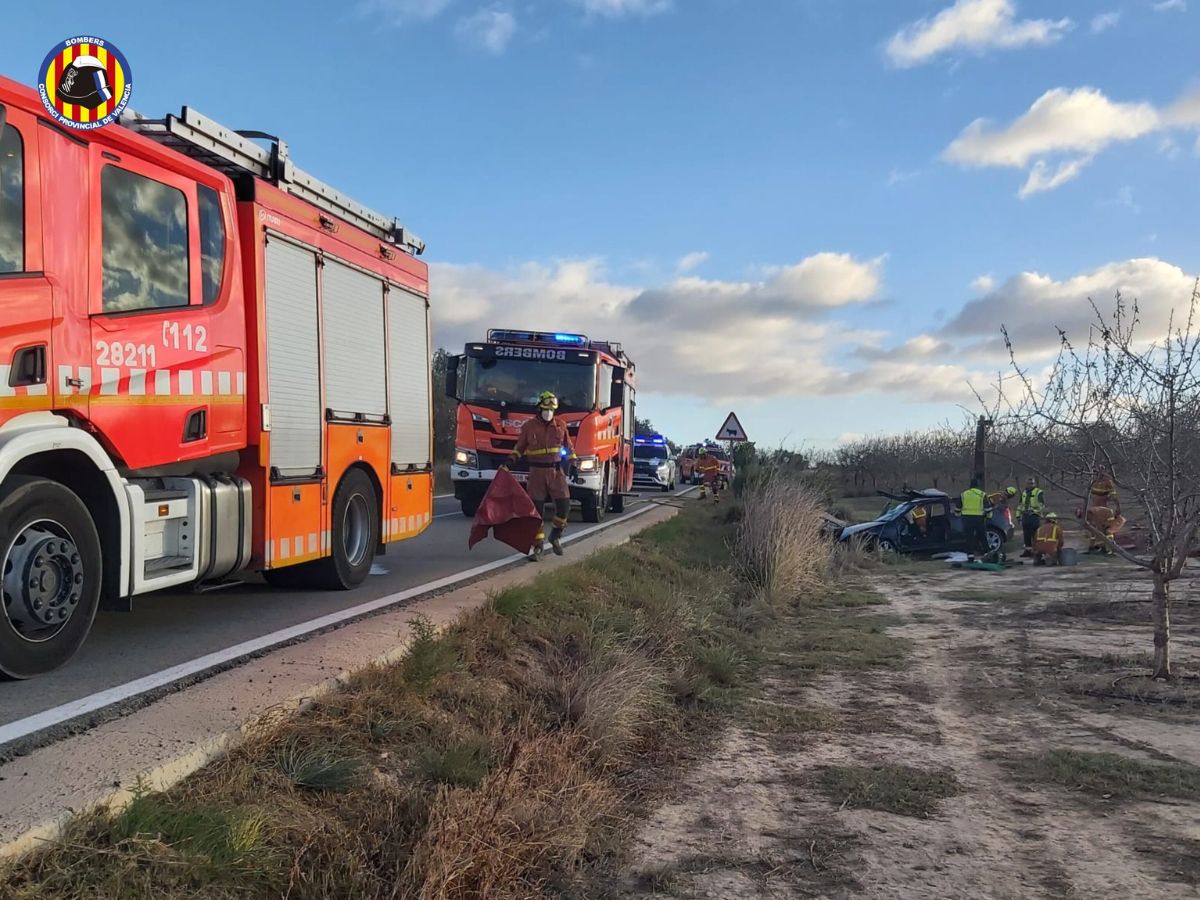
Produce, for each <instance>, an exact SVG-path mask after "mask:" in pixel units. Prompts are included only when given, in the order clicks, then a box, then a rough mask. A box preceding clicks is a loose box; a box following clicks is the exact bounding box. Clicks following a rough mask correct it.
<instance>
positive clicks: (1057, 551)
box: [1033, 512, 1063, 566]
mask: <svg viewBox="0 0 1200 900" xmlns="http://www.w3.org/2000/svg"><path fill="white" fill-rule="evenodd" d="M1062 549H1063V532H1062V528H1061V527H1059V524H1058V514H1057V513H1052V512H1049V513H1046V516H1045V519H1044V521H1043V522H1042V524H1041V525H1039V526H1038V530H1037V534H1036V535H1034V539H1033V564H1034V565H1035V566H1046V565H1050V566H1057V565H1061V564H1062Z"/></svg>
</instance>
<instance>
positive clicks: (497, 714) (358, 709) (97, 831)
mask: <svg viewBox="0 0 1200 900" xmlns="http://www.w3.org/2000/svg"><path fill="white" fill-rule="evenodd" d="M730 531H731V529H730V527H729V524H728V523H727V522H726V521H724V520H721V519H718V518H717V517H716V515H715V514H714V513H713V512H711V511H709V510H707V509H697V510H694V511H692V512H690V513H687V514H684V515H680V516H677V517H675V518H674V519H671V520H669V521H667V522H665V523H662V524H660V525H657V526H655V527H653V528H651V529H648V530H647V531H645V532H643V533H642V534H640V535H638V536H637V537H635V538H634V539H633V540H632V541H631V542H630V543H628V544H626V545H625V546H623V547H620V548H614V549H610V550H603V551H600V552H597V553H595V554H593V555H592V556H590V557H588V558H587V559H586V560H583V561H581V562H580V563H578V564H576V565H574V566H570V567H566V568H562V569H557V570H555V571H553V572H548V573H546V574H543V575H542V576H540V577H539V578H538V579H536V580H535V581H534V582H533V583H531V584H529V585H525V586H520V587H514V588H509V589H507V590H505V591H503V592H501V593H500V594H498V595H497V596H495V597H494V598H493V600H492V602H491V603H489V604H488V605H486V606H485V607H483V608H481V609H479V610H477V611H475V612H473V613H471V614H468V615H467V616H466V617H464V618H463V619H462V620H461V621H460V623H458V624H457V625H456V626H455V627H453V628H451V629H450V630H448V631H447V632H445V633H443V634H437V633H435V632H434V631H433V629H432V628H431V627H429V626H428V625H427V624H424V623H417V627H416V635H415V640H414V641H413V644H412V647H411V649H410V652H409V653H408V654H407V655H406V656H405V658H404V659H403V660H402V661H401V662H400V663H398V664H396V665H394V666H390V667H380V668H375V669H371V670H368V671H365V672H362V673H360V674H359V675H357V676H356V677H355V678H354V679H353V680H352V682H351V683H350V684H349V685H348V686H347V687H346V689H345V690H343V691H342V692H340V693H338V694H336V695H333V696H331V697H328V698H326V699H324V700H323V701H322V702H321V703H320V704H319V705H318V706H317V707H316V708H314V709H312V710H311V711H309V712H307V713H306V714H304V715H302V716H299V717H296V718H294V719H288V720H285V721H281V722H277V723H274V724H273V725H272V726H270V727H269V728H265V729H264V730H263V731H262V733H260V734H257V735H254V736H252V737H251V738H250V739H249V740H248V741H246V742H245V743H244V744H243V745H242V746H240V747H239V748H237V749H236V750H234V751H233V752H232V753H230V754H229V755H228V756H226V757H224V758H223V759H221V760H218V761H217V762H216V763H214V764H212V765H210V766H208V767H206V768H205V769H203V770H201V771H200V772H198V773H197V774H196V775H194V776H193V777H191V778H190V779H188V780H187V781H185V782H184V783H182V784H181V785H178V786H177V787H175V788H174V789H172V790H170V791H168V792H165V793H147V792H139V794H138V796H137V798H136V799H135V800H134V802H133V803H132V804H130V805H129V806H128V807H127V808H126V809H124V810H123V811H121V812H119V813H115V814H108V813H95V814H91V815H88V816H84V817H81V818H79V819H77V820H76V821H75V822H74V823H73V824H72V825H71V826H69V828H68V830H67V832H66V834H65V836H64V838H63V840H62V841H61V843H60V844H58V845H56V846H53V847H51V848H49V849H46V850H44V851H41V852H38V853H36V854H33V855H31V856H29V857H27V858H25V859H23V860H21V861H19V862H18V863H16V864H15V865H14V866H12V867H11V868H9V869H7V870H5V871H3V872H0V896H4V897H5V898H14V900H32V898H38V900H42V898H47V900H49V898H85V897H87V898H93V897H95V898H99V897H121V898H139V897H154V898H182V897H189V898H225V897H233V896H276V897H278V896H288V897H295V898H314V900H315V898H336V897H347V898H348V897H391V896H404V897H410V896H411V897H421V898H429V900H438V898H459V897H463V898H465V897H483V896H486V897H494V898H517V897H520V898H529V897H536V896H541V895H544V894H547V893H549V892H551V891H552V890H556V891H559V892H561V891H562V887H561V886H562V884H564V883H567V882H569V879H570V877H571V874H572V872H573V871H575V870H576V868H577V866H578V864H579V863H580V862H581V861H584V860H587V859H589V858H597V857H601V856H604V855H605V854H607V853H608V852H610V850H611V849H612V848H613V847H615V846H619V845H620V844H621V843H622V842H623V841H624V840H626V839H627V836H628V831H629V829H628V821H629V818H630V815H631V811H632V810H633V809H634V807H635V805H636V804H637V802H638V801H639V798H641V797H644V796H646V795H647V793H648V792H650V791H652V790H653V789H654V788H655V785H653V784H651V783H649V782H648V781H647V777H648V776H647V771H648V770H649V769H652V768H653V766H654V765H655V763H656V762H665V763H667V764H669V763H670V761H671V760H673V759H675V758H676V757H677V755H678V754H680V753H681V752H682V751H683V750H684V748H686V747H687V745H689V744H693V745H694V744H695V742H696V739H697V738H698V737H702V736H703V735H705V734H707V733H711V732H713V731H714V730H715V728H714V727H713V726H714V724H715V723H714V721H713V718H714V717H715V716H717V715H718V714H719V713H720V712H721V711H723V710H726V709H728V708H729V706H730V705H731V703H732V702H733V700H735V699H736V698H738V697H739V696H740V695H741V694H742V693H744V692H745V679H746V677H747V673H748V671H749V669H750V667H751V666H752V665H753V663H754V661H755V659H756V657H757V654H758V650H757V644H756V641H757V638H756V635H759V634H760V633H761V632H762V631H763V629H765V628H766V627H768V626H769V624H770V623H771V621H772V620H773V618H774V611H773V609H772V607H771V606H770V604H769V603H767V602H765V601H764V600H763V599H762V598H761V596H758V597H756V599H750V595H751V594H755V593H756V592H752V591H743V590H742V589H741V587H740V583H739V582H738V581H737V580H736V579H735V578H734V576H733V575H732V574H731V571H732V565H731V560H730V557H729V554H728V551H727V549H726V540H727V537H728V535H729V533H730ZM848 602H853V603H858V602H859V601H857V600H855V601H848ZM768 718H773V717H768ZM801 724H802V723H800V722H799V721H798V720H797V721H793V719H792V718H791V717H790V715H781V716H780V717H779V718H777V719H774V720H773V721H772V723H771V725H770V726H769V727H774V728H779V729H787V728H790V727H798V726H800V725H801ZM552 886H555V887H552ZM567 893H569V891H567Z"/></svg>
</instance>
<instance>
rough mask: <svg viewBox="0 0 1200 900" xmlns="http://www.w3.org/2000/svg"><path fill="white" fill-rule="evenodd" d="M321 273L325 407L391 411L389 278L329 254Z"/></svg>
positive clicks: (378, 416)
mask: <svg viewBox="0 0 1200 900" xmlns="http://www.w3.org/2000/svg"><path fill="white" fill-rule="evenodd" d="M321 271H322V274H321V278H322V281H321V307H322V310H323V312H324V317H325V321H324V326H325V405H326V407H328V408H329V409H331V410H333V413H334V415H336V416H338V417H339V418H348V417H351V416H352V415H353V414H355V413H362V414H363V415H366V416H369V417H371V418H372V419H375V420H378V421H382V420H383V417H384V416H385V415H386V414H387V380H386V374H385V373H386V371H387V369H386V368H385V366H386V361H385V358H384V338H383V335H384V331H383V282H382V281H381V280H380V279H379V278H375V277H373V276H371V275H368V274H366V273H365V272H361V271H359V270H358V269H352V268H350V266H347V265H344V264H342V263H340V262H338V261H336V260H334V259H330V258H328V257H327V258H326V260H325V265H324V267H323V268H322V270H321Z"/></svg>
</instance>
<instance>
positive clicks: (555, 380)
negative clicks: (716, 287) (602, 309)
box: [446, 329, 636, 522]
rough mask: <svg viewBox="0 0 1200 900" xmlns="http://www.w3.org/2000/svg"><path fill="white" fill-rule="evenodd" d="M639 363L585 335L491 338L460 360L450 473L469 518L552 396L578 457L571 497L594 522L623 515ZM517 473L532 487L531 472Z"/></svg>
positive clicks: (453, 386)
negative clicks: (540, 404) (544, 398)
mask: <svg viewBox="0 0 1200 900" xmlns="http://www.w3.org/2000/svg"><path fill="white" fill-rule="evenodd" d="M634 375H635V371H634V364H633V362H632V360H630V359H629V357H628V356H627V355H626V354H625V352H624V351H623V350H622V349H621V345H620V344H615V343H611V342H608V341H593V340H590V339H588V338H587V337H586V336H584V335H581V334H564V333H545V332H538V331H515V330H511V329H492V330H491V331H489V332H488V337H487V340H486V341H482V342H480V343H474V344H467V345H466V348H465V349H464V351H463V353H462V355H461V356H456V357H452V358H451V360H450V364H449V367H448V369H447V378H446V381H447V383H446V393H447V395H448V396H450V397H451V398H453V399H456V400H458V414H457V415H458V419H457V426H456V441H455V451H454V463H453V465H452V466H451V469H450V474H451V478H452V479H453V481H454V496H455V497H456V498H457V499H458V501H459V502H460V503H461V505H462V511H463V514H464V515H466V516H474V515H475V512H476V510H477V509H478V507H479V503H480V501H481V500H483V495H484V494H485V493H487V488H488V485H489V484H490V483H491V481H492V479H493V478H495V477H496V471H497V470H498V469H499V467H500V465H501V464H502V463H504V462H505V461H506V460H507V459H508V457H509V454H511V453H512V451H513V448H514V447H516V444H517V436H518V435H519V434H520V432H521V428H522V426H524V424H525V423H526V422H527V421H528V420H529V419H531V418H533V416H534V415H535V414H536V411H537V398H538V394H540V393H541V392H542V391H546V390H549V391H553V392H554V394H555V396H557V397H558V417H559V418H560V419H562V420H563V421H565V422H566V423H567V430H568V433H569V434H570V435H571V439H572V442H573V443H574V445H575V453H576V455H577V456H578V457H579V475H578V476H577V477H576V479H575V481H574V483H573V484H572V485H571V498H572V500H574V501H575V502H576V503H578V504H579V507H580V511H581V514H582V516H583V520H584V521H585V522H599V521H600V520H601V519H603V518H604V516H605V514H606V513H607V512H622V511H623V510H624V508H625V495H626V494H627V493H629V491H630V490H631V488H632V487H633V428H634V405H635V402H636V396H635V390H634ZM513 473H514V474H515V475H516V476H517V478H518V479H521V480H524V479H525V478H526V477H527V475H526V470H525V468H524V466H523V465H522V464H518V465H517V466H515V467H514V469H513Z"/></svg>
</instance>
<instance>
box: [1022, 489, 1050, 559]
mask: <svg viewBox="0 0 1200 900" xmlns="http://www.w3.org/2000/svg"><path fill="white" fill-rule="evenodd" d="M1045 508H1046V495H1045V493H1044V492H1043V491H1042V489H1041V488H1040V487H1038V486H1037V479H1036V478H1033V477H1032V476H1030V478H1029V480H1028V481H1026V482H1025V490H1024V491H1022V492H1021V501H1020V503H1018V504H1017V510H1018V511H1019V512H1020V513H1021V530H1022V532H1024V537H1025V549H1024V550H1023V551H1022V552H1021V555H1022V556H1033V539H1034V537H1036V536H1037V530H1038V526H1040V525H1041V524H1042V510H1044V509H1045Z"/></svg>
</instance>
